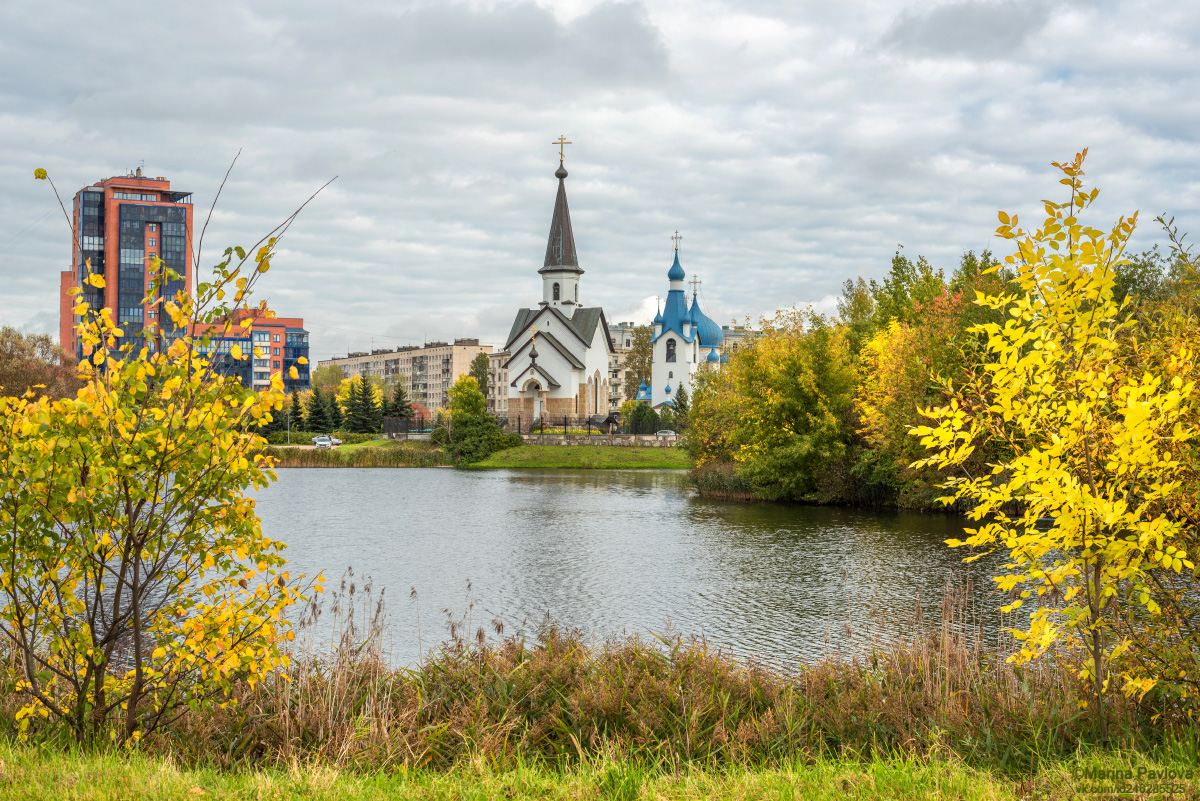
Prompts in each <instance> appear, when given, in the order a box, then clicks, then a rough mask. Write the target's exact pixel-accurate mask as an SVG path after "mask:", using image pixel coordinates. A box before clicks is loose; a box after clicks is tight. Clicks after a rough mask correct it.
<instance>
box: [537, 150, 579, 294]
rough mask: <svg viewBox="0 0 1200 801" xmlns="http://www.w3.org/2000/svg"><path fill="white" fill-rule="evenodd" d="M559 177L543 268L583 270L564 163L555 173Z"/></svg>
mask: <svg viewBox="0 0 1200 801" xmlns="http://www.w3.org/2000/svg"><path fill="white" fill-rule="evenodd" d="M554 174H555V175H556V176H557V177H558V195H557V196H556V197H555V198H554V216H552V217H551V218H550V238H549V239H548V240H547V241H546V262H545V264H543V265H542V269H543V270H544V269H546V268H547V267H556V268H562V269H567V270H575V271H578V272H583V271H582V270H580V269H579V255H578V254H577V253H576V252H575V234H574V233H573V232H572V231H571V210H570V209H569V208H567V187H566V184H564V183H563V181H564V180H565V179H566V177H567V171H566V170H565V169H563V166H562V164H559V165H558V171H557V172H555V173H554Z"/></svg>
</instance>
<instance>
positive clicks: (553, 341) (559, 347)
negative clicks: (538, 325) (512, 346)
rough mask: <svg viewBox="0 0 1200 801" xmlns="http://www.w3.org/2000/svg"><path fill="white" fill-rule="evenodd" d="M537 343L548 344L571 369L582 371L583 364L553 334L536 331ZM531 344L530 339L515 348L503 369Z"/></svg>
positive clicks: (531, 340)
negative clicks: (560, 355)
mask: <svg viewBox="0 0 1200 801" xmlns="http://www.w3.org/2000/svg"><path fill="white" fill-rule="evenodd" d="M538 341H539V342H548V343H550V346H551V347H553V348H554V349H555V350H556V351H558V352H559V353H561V354H562V357H563V358H564V359H566V360H567V363H568V364H570V365H571V366H572V367H574V368H575V369H576V370H582V369H583V368H584V364H583V362H581V361H579V359H577V358H576V357H575V356H574V355H573V354H572V353H571V351H569V350H567V349H566V347H565V346H564V345H563V344H562V343H561V342H559V341H558V338H557V337H555V336H554V334H551V333H550V332H549V331H538ZM532 342H533V339H532V338H531V339H529V340H527V341H526V342H525V344H524V345H522V346H521V347H519V348H517V349H516V351H514V352H513V354H512V357H511V358H509V360H508V362H507V363H506V364H505V365H504V368H505V369H508V366H509V365H510V364H512V363H513V361H514V360H515V359H516V358H517V357H518V356H520V355H521V354H522V353H524V352H525V349H526V348H528V347H529V345H530V344H531V343H532Z"/></svg>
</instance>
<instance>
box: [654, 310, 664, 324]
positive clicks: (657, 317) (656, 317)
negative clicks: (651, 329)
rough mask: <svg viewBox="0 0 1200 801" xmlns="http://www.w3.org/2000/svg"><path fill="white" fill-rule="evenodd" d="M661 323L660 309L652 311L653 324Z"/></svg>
mask: <svg viewBox="0 0 1200 801" xmlns="http://www.w3.org/2000/svg"><path fill="white" fill-rule="evenodd" d="M662 324H663V318H662V309H659V310H658V311H656V312H655V313H654V325H662Z"/></svg>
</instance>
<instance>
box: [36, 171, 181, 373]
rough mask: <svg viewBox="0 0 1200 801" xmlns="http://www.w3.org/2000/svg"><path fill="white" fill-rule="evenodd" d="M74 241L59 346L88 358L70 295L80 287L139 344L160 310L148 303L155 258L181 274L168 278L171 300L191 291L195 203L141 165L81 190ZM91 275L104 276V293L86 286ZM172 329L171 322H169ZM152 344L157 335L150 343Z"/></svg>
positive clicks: (64, 281)
mask: <svg viewBox="0 0 1200 801" xmlns="http://www.w3.org/2000/svg"><path fill="white" fill-rule="evenodd" d="M72 217H73V223H74V229H75V242H74V243H73V245H72V247H71V269H70V270H69V271H67V272H64V273H62V275H61V277H60V280H59V307H58V317H59V322H58V326H59V334H58V336H59V342H60V343H61V344H62V347H63V348H64V349H65V350H66V351H67V352H68V353H72V354H74V355H75V356H76V358H80V357H81V356H82V354H81V352H80V349H79V347H78V343H76V341H75V325H76V324H77V323H78V319H77V317H76V315H75V314H74V313H73V312H72V307H73V302H72V298H71V296H70V295H69V294H68V292H69V291H70V290H71V289H72V288H73V287H79V288H80V289H81V290H82V292H83V294H82V295H81V297H82V299H83V300H86V301H87V302H88V303H89V304H90V305H91V308H92V309H93V310H99V309H101V308H105V307H107V308H109V309H111V310H112V315H113V318H114V319H115V321H116V322H117V323H118V324H119V325H120V326H121V328H122V329H124V331H125V337H126V342H130V343H133V342H134V338H135V337H139V336H140V335H141V333H142V331H143V329H144V328H145V327H146V326H147V325H149V324H151V323H155V324H157V323H158V322H159V319H158V313H159V312H158V310H157V309H147V308H144V307H143V305H142V299H143V297H144V296H145V294H146V289H147V287H148V286H149V282H150V275H149V271H148V269H147V267H148V266H149V259H150V258H151V257H152V256H157V257H158V258H160V259H162V260H163V262H164V263H165V265H166V266H167V267H168V268H170V269H172V270H174V271H175V272H176V273H178V274H179V279H178V280H173V281H168V282H167V286H166V287H165V289H164V296H165V297H168V298H169V297H171V296H172V295H174V294H175V292H177V291H179V290H181V289H182V290H185V291H187V292H191V291H192V287H193V285H194V283H195V282H194V279H193V265H192V203H191V193H190V192H179V191H175V190H172V189H171V182H170V181H168V180H167V179H166V178H162V177H159V178H149V177H146V176H143V175H142V170H141V168H138V169H137V170H136V171H135V172H131V173H130V174H129V175H124V176H120V177H116V178H108V179H105V180H103V181H97V182H96V183H95V184H93V185H92V186H88V187H84V188H83V189H81V190H79V191H78V192H77V193H75V199H74V202H73V204H72ZM89 260H90V262H91V272H92V273H99V274H100V275H102V276H103V277H104V283H105V286H104V288H103V289H98V288H96V287H93V286H91V285H90V284H85V283H84V282H83V281H84V279H85V278H86V277H87V274H88V266H87V265H88V262H89ZM165 322H166V323H167V328H168V329H169V327H170V319H169V318H168V319H167V320H165ZM151 340H152V338H151Z"/></svg>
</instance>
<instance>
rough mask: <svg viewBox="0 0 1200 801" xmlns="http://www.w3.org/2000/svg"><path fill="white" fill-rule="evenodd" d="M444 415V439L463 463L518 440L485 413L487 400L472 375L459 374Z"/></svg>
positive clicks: (508, 445)
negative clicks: (502, 429)
mask: <svg viewBox="0 0 1200 801" xmlns="http://www.w3.org/2000/svg"><path fill="white" fill-rule="evenodd" d="M445 419H446V424H447V427H446V428H443V429H442V430H443V431H444V432H445V434H444V436H445V441H446V442H447V443H448V444H449V447H450V450H451V452H452V453H454V455H455V457H456V458H457V459H458V460H459V461H460V462H461V463H464V464H469V463H471V462H477V461H480V460H482V459H486V458H487V457H488V456H490V455H491V454H492V453H494V452H495V451H497V450H501V449H502V448H508V447H512V446H513V445H519V444H520V442H521V438H520V437H519V436H518V435H516V434H505V433H503V432H502V431H501V430H500V426H499V425H497V423H496V421H495V420H494V419H493V418H492V416H491V415H490V414H488V413H487V400H486V399H485V398H484V397H483V393H482V392H480V391H479V384H478V383H477V382H476V381H475V377H474V376H471V375H464V376H462V377H461V378H459V379H458V380H457V381H455V382H454V386H452V387H450V392H449V403H448V406H447V413H446V415H445ZM435 433H436V432H435Z"/></svg>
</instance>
